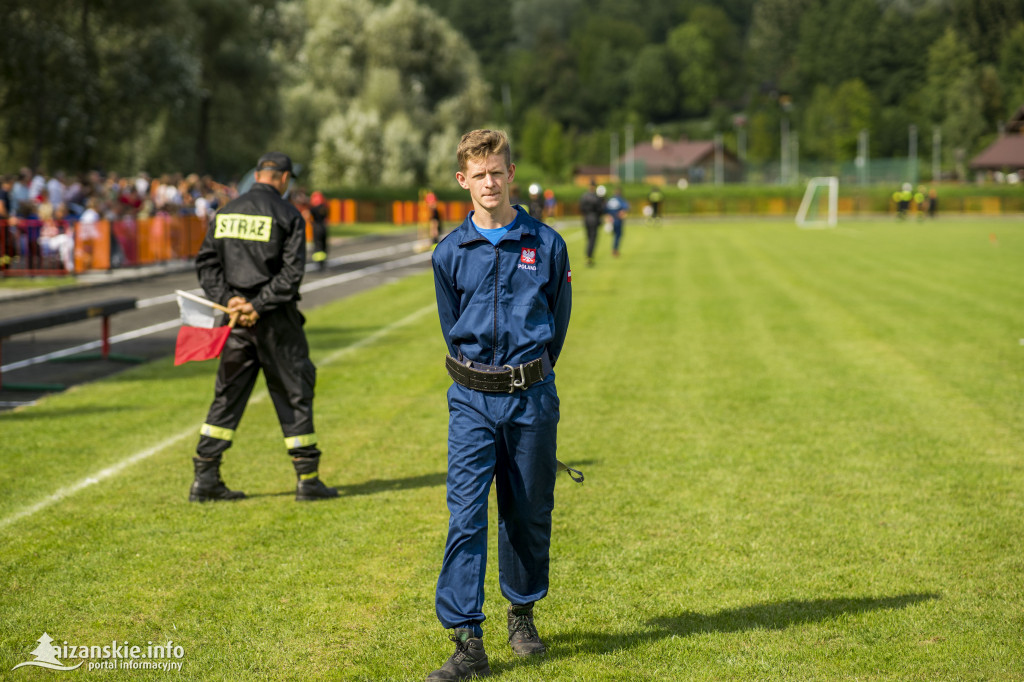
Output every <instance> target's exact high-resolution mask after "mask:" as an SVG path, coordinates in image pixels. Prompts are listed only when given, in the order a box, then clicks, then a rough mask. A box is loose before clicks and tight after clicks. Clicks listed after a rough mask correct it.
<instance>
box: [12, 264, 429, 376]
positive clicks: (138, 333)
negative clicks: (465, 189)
mask: <svg viewBox="0 0 1024 682" xmlns="http://www.w3.org/2000/svg"><path fill="white" fill-rule="evenodd" d="M389 248H395V247H389ZM384 250H385V249H381V251H384ZM429 258H430V253H418V254H415V255H413V256H409V257H407V258H402V259H400V260H394V261H388V262H387V263H380V264H378V265H370V266H368V267H365V268H362V269H360V270H353V271H352V272H346V273H345V274H342V275H336V276H334V277H326V278H324V279H321V280H317V281H316V282H310V283H309V284H306V285H303V286H302V287H301V288H300V289H299V290H300V291H301V292H307V291H317V290H319V289H325V288H327V287H329V286H334V285H335V284H343V283H345V282H351V281H352V280H356V279H361V278H363V277H369V276H371V275H376V274H378V273H381V272H387V271H388V270H397V269H399V268H404V267H407V266H409V265H415V264H417V263H419V262H421V261H424V260H428V259H429ZM189 293H196V294H202V293H203V291H202V289H193V290H191V291H190V292H189ZM176 300H177V295H176V294H167V295H164V296H154V297H153V298H145V299H142V300H140V301H139V302H138V303H136V304H135V307H136V308H150V307H152V306H155V305H161V304H164V303H172V302H174V301H176ZM179 325H181V320H180V319H179V318H177V317H176V318H174V319H173V320H168V321H167V322H160V323H158V324H154V325H150V326H148V327H143V328H141V329H136V330H134V331H130V332H125V333H124V334H117V335H116V336H111V337H110V344H111V345H114V344H116V343H122V342H124V341H131V340H132V339H138V338H140V337H143V336H148V335H150V334H157V333H159V332H162V331H166V330H168V329H173V328H174V327H177V326H179ZM102 346H103V342H102V341H90V342H89V343H83V344H82V345H80V346H75V347H74V348H65V349H63V350H58V351H54V352H52V353H47V354H45V355H39V356H36V357H34V358H27V359H25V360H19V361H18V362H12V363H10V364H8V365H3V366H2V367H0V372H9V371H12V370H15V369H23V368H25V367H31V366H33V365H38V364H41V363H43V362H49V361H50V360H56V359H58V358H65V357H68V356H71V355H78V354H79V353H84V352H86V351H90V350H95V349H97V348H100V347H102Z"/></svg>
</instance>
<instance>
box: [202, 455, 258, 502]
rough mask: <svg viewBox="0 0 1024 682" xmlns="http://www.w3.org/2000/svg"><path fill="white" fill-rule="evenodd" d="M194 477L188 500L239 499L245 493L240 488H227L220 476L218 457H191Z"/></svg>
mask: <svg viewBox="0 0 1024 682" xmlns="http://www.w3.org/2000/svg"><path fill="white" fill-rule="evenodd" d="M192 462H193V463H194V464H195V469H196V478H195V480H194V481H192V488H191V489H190V490H189V491H188V501H189V502H214V501H217V500H241V499H244V498H245V493H243V492H242V491H241V490H228V487H227V486H226V485H224V481H223V480H221V477H220V457H214V458H211V459H206V458H204V457H193V458H192Z"/></svg>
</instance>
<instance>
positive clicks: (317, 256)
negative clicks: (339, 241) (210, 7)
mask: <svg viewBox="0 0 1024 682" xmlns="http://www.w3.org/2000/svg"><path fill="white" fill-rule="evenodd" d="M325 260H327V254H326V253H324V252H323V251H316V252H315V253H314V254H313V261H314V262H315V263H319V262H320V261H325Z"/></svg>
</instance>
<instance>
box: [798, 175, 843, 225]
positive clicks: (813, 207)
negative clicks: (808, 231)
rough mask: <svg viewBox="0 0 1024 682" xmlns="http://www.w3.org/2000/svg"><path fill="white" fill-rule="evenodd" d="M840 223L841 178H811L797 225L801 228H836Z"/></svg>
mask: <svg viewBox="0 0 1024 682" xmlns="http://www.w3.org/2000/svg"><path fill="white" fill-rule="evenodd" d="M838 221H839V178H836V177H829V178H811V179H810V180H808V181H807V190H806V191H805V192H804V198H803V201H801V202H800V210H799V211H797V213H796V224H797V225H799V226H800V227H835V226H836V223H837V222H838Z"/></svg>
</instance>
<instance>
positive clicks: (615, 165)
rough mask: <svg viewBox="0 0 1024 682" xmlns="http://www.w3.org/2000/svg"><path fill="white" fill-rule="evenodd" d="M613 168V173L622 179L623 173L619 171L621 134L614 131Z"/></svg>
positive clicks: (612, 140)
mask: <svg viewBox="0 0 1024 682" xmlns="http://www.w3.org/2000/svg"><path fill="white" fill-rule="evenodd" d="M611 159H612V161H611V169H612V175H614V176H615V177H616V178H618V179H619V180H621V179H622V173H621V172H620V171H619V134H618V133H612V139H611Z"/></svg>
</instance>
